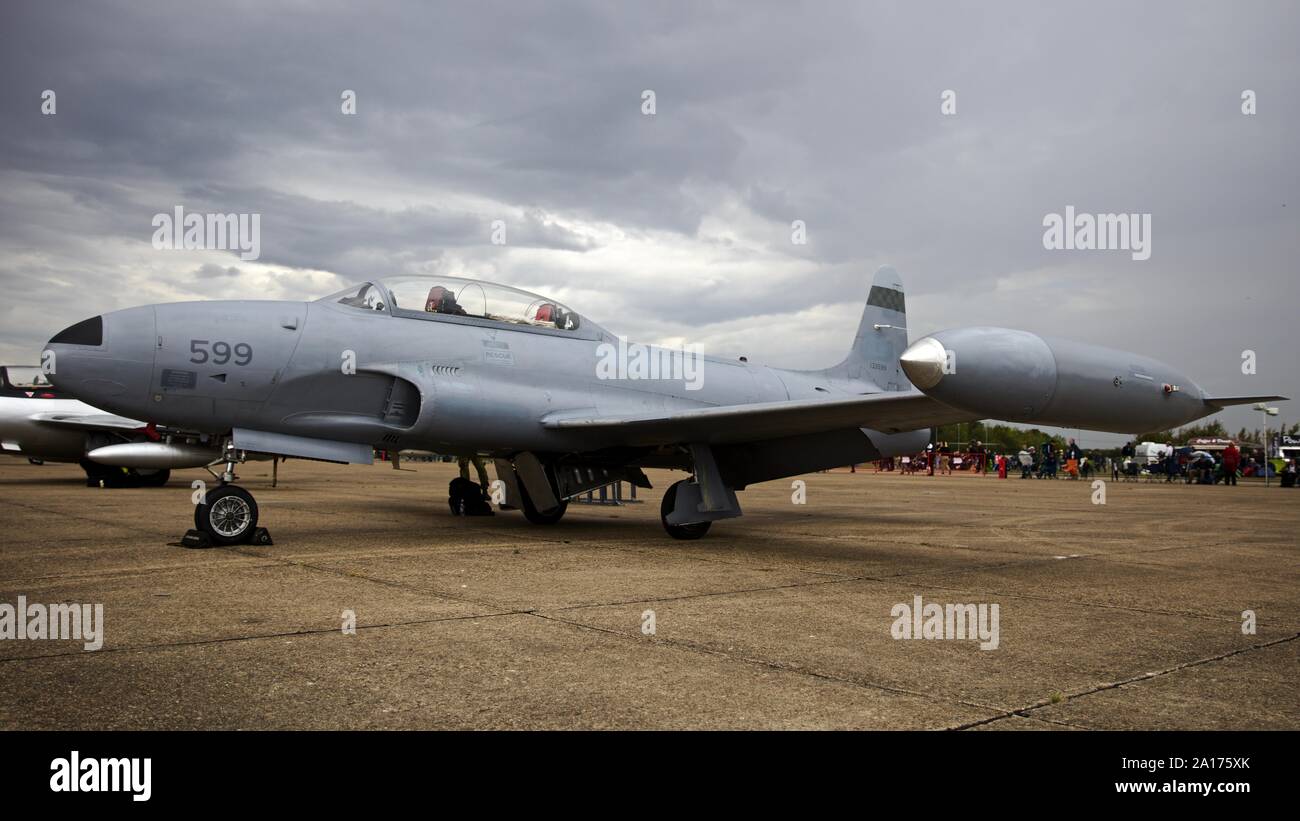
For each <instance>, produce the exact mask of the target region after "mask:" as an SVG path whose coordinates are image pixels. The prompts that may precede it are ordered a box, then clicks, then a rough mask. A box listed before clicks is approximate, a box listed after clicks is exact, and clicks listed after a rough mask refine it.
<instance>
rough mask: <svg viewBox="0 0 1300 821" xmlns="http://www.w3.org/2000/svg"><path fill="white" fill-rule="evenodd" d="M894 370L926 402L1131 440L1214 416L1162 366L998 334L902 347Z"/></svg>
mask: <svg viewBox="0 0 1300 821" xmlns="http://www.w3.org/2000/svg"><path fill="white" fill-rule="evenodd" d="M899 364H900V366H901V367H902V368H903V372H904V373H906V374H907V376H908V379H910V380H911V381H912V384H913V385H914V386H916V388H917V389H918V390H920V391H921V392H922V393H925V394H926V395H927V396H930V397H932V398H934V399H937V400H939V401H940V402H943V403H944V404H946V405H951V406H953V407H955V408H959V409H961V410H965V411H969V412H971V413H978V414H981V415H983V416H985V417H987V418H989V419H1000V420H1005V421H1008V422H1024V423H1037V424H1043V425H1053V426H1059V427H1078V428H1086V429H1089V430H1103V431H1112V432H1115V433H1133V432H1136V431H1146V430H1164V429H1167V428H1172V427H1177V426H1179V425H1184V424H1186V423H1188V422H1191V421H1193V420H1196V419H1200V418H1201V417H1203V416H1207V415H1209V414H1211V413H1214V412H1215V411H1216V410H1217V408H1215V407H1213V406H1211V405H1209V404H1207V403H1206V402H1205V394H1204V392H1203V391H1202V390H1201V388H1200V387H1199V386H1198V385H1196V384H1195V383H1194V382H1192V381H1191V380H1190V379H1189V378H1188V377H1187V376H1186V375H1184V374H1182V373H1180V372H1179V371H1177V370H1175V369H1174V368H1173V367H1171V366H1169V365H1166V364H1165V363H1163V362H1158V361H1156V360H1154V359H1151V358H1149V357H1146V356H1141V355H1139V354H1134V353H1126V352H1124V351H1118V350H1114V349H1111V348H1103V347H1100V346H1096V345H1085V344H1083V343H1080V342H1073V341H1070V340H1065V339H1057V338H1052V337H1042V336H1039V335H1038V334H1034V333H1030V332H1028V331H1017V330H1011V329H1008V328H990V327H971V328H954V329H950V330H946V331H939V332H938V333H934V334H931V335H929V336H926V337H923V338H921V339H919V340H917V341H916V342H914V343H912V344H911V345H910V346H908V348H907V349H906V350H905V351H903V353H902V355H901V356H900V357H899Z"/></svg>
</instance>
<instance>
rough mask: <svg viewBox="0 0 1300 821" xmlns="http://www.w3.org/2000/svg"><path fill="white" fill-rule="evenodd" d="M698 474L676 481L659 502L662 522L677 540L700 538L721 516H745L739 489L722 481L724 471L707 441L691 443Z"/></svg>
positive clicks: (693, 461)
mask: <svg viewBox="0 0 1300 821" xmlns="http://www.w3.org/2000/svg"><path fill="white" fill-rule="evenodd" d="M691 461H692V463H693V466H694V469H695V475H694V476H692V477H691V478H690V479H684V480H682V481H680V482H675V483H673V484H672V485H671V486H669V488H668V492H667V493H665V494H664V500H663V502H662V503H661V504H660V505H659V521H660V523H661V524H663V526H664V530H665V531H667V533H668V535H669V536H672V537H673V538H674V539H682V540H693V539H699V538H702V537H703V536H704V534H706V533H708V532H709V527H710V526H711V525H712V524H713V523H714V522H715V521H717V520H718V519H732V518H735V517H736V516H739V515H741V512H740V502H739V501H737V499H736V491H735V490H733V489H732V488H730V487H727V485H726V484H725V483H724V482H723V480H722V473H721V472H720V471H719V470H718V464H717V462H716V461H715V460H714V458H713V451H712V450H711V449H710V448H709V446H708V445H705V444H696V445H691Z"/></svg>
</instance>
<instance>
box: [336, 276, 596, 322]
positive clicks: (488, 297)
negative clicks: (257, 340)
mask: <svg viewBox="0 0 1300 821" xmlns="http://www.w3.org/2000/svg"><path fill="white" fill-rule="evenodd" d="M322 301H327V302H335V303H337V304H339V305H346V306H348V307H351V308H357V309H359V310H364V311H383V312H391V313H392V314H393V315H395V316H416V317H420V318H429V316H428V315H430V314H439V315H442V316H463V317H471V318H474V319H485V320H488V321H491V322H503V323H509V324H512V325H525V326H530V327H534V328H549V329H552V330H554V329H559V330H561V331H575V330H577V329H578V326H579V325H580V324H581V318H580V317H579V316H578V314H576V313H574V312H573V311H570V310H569V309H568V308H567V307H565V306H564V305H562V304H560V303H559V302H556V301H555V300H553V299H549V298H547V297H544V296H538V295H537V294H533V293H529V292H528V291H521V290H519V289H518V288H511V287H509V286H506V285H498V284H496V283H492V282H482V281H480V280H476V279H464V278H461V277H450V276H429V275H422V276H396V277H387V278H384V279H379V280H375V281H373V282H366V283H363V284H361V285H357V286H354V287H352V288H349V289H347V290H346V291H341V292H339V293H337V294H332V295H330V296H327V297H325V298H324V299H323V300H322Z"/></svg>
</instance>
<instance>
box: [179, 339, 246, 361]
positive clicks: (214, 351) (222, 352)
mask: <svg viewBox="0 0 1300 821" xmlns="http://www.w3.org/2000/svg"><path fill="white" fill-rule="evenodd" d="M209 345H210V346H211V350H209V349H208V346H209ZM190 353H191V354H192V356H190V361H191V362H193V363H194V364H195V365H203V364H206V363H207V362H209V361H211V362H212V364H213V365H225V364H226V363H227V362H230V361H231V359H232V358H233V359H234V363H235V364H236V365H247V364H248V363H249V362H252V361H253V346H252V345H249V344H248V343H247V342H239V343H236V344H235V345H234V346H233V347H232V346H231V345H230V343H229V342H209V341H208V340H206V339H191V340H190Z"/></svg>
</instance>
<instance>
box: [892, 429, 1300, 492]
mask: <svg viewBox="0 0 1300 821" xmlns="http://www.w3.org/2000/svg"><path fill="white" fill-rule="evenodd" d="M875 470H876V472H877V473H880V472H882V471H885V472H892V471H895V470H897V471H898V472H900V473H902V474H904V475H912V474H917V473H924V474H926V475H929V476H934V475H936V474H938V475H946V474H952V473H954V472H957V471H968V472H973V473H977V474H991V473H994V472H996V473H997V475H998V478H1000V479H1006V478H1008V476H1010V475H1011V474H1012V473H1017V472H1018V473H1019V476H1020V478H1021V479H1031V478H1033V479H1056V478H1060V477H1066V478H1070V479H1089V478H1092V477H1093V476H1094V475H1096V474H1098V473H1101V474H1102V475H1106V474H1109V475H1110V478H1111V479H1113V480H1116V481H1119V480H1123V479H1134V480H1135V479H1137V478H1138V477H1139V476H1141V475H1143V474H1144V473H1145V474H1146V476H1147V477H1148V478H1160V477H1163V479H1164V481H1165V482H1175V481H1183V482H1186V483H1187V484H1206V485H1210V484H1217V483H1219V482H1223V483H1224V484H1225V485H1235V484H1237V479H1238V477H1250V476H1263V475H1264V471H1268V475H1269V476H1270V477H1273V476H1276V477H1278V478H1279V479H1280V480H1281V484H1282V486H1283V487H1300V481H1298V480H1300V464H1297V460H1296V459H1294V458H1292V459H1287V460H1286V461H1285V462H1284V465H1283V467H1282V469H1281V471H1280V472H1279V471H1278V470H1277V469H1276V468H1275V467H1274V466H1273V465H1272V464H1270V463H1268V462H1266V461H1264V460H1263V459H1262V458H1256V457H1254V456H1251V455H1249V454H1245V453H1243V452H1242V451H1241V450H1240V449H1239V448H1238V447H1237V443H1236V442H1231V443H1229V444H1228V445H1227V446H1226V447H1224V448H1223V449H1222V450H1221V451H1220V452H1218V453H1213V452H1210V451H1206V450H1197V449H1195V448H1192V447H1182V448H1176V447H1174V446H1173V445H1169V446H1168V447H1167V449H1166V451H1165V452H1164V453H1163V455H1160V456H1158V457H1155V458H1154V460H1153V459H1151V458H1146V457H1140V456H1139V455H1138V453H1137V445H1136V444H1135V443H1134V442H1129V443H1127V444H1125V445H1124V447H1123V448H1121V449H1120V452H1119V454H1118V455H1117V456H1111V455H1106V454H1102V453H1099V452H1096V451H1084V450H1083V449H1082V448H1080V447H1079V445H1078V443H1077V442H1075V440H1074V439H1070V440H1069V441H1068V443H1067V444H1066V446H1065V447H1064V448H1061V447H1058V446H1057V445H1056V444H1055V443H1054V442H1052V440H1050V439H1046V440H1044V441H1043V442H1042V444H1040V445H1037V446H1035V445H1029V444H1026V445H1025V446H1024V447H1022V448H1021V449H1020V450H1019V451H1018V452H1016V453H994V452H990V451H989V449H988V448H986V447H984V446H983V444H981V443H980V442H973V443H971V445H970V446H969V447H968V448H967V449H964V450H963V449H958V448H953V447H950V446H949V444H948V443H947V442H937V443H931V444H929V445H927V446H926V449H925V450H924V451H922V452H920V453H914V454H909V455H904V456H900V457H897V458H892V457H891V458H886V459H881V460H879V461H877V462H876V463H875Z"/></svg>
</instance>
